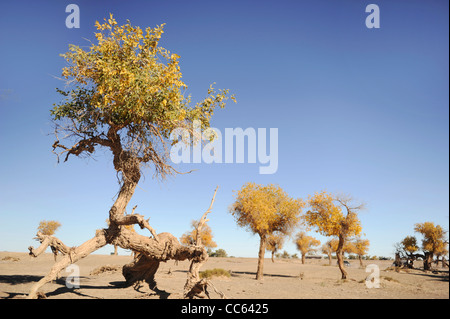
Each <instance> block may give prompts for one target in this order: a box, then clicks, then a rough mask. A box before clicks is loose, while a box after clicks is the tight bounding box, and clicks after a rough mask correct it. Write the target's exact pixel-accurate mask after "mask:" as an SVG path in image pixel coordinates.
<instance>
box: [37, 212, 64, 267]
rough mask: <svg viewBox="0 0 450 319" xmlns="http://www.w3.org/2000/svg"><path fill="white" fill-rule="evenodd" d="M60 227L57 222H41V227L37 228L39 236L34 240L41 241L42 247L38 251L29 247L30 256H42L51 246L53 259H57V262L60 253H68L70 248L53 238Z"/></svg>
mask: <svg viewBox="0 0 450 319" xmlns="http://www.w3.org/2000/svg"><path fill="white" fill-rule="evenodd" d="M59 227H61V224H60V223H59V222H57V221H55V220H48V221H47V220H42V221H40V222H39V226H38V228H37V234H36V237H35V238H34V239H36V240H37V241H39V243H40V244H41V245H40V247H39V248H38V249H34V248H33V247H32V246H30V247H28V250H29V251H30V253H29V255H30V256H38V255H40V254H42V253H43V252H44V251H45V250H46V249H47V247H48V246H50V248H51V250H52V253H53V257H54V258H55V261H56V256H57V255H58V251H60V250H64V251H67V252H68V251H69V249H70V248H69V247H67V246H65V245H64V244H62V242H61V241H60V240H59V239H57V238H56V237H54V236H53V235H54V234H55V232H56V231H57V230H58V228H59ZM50 244H52V245H50ZM56 247H59V249H57V248H56Z"/></svg>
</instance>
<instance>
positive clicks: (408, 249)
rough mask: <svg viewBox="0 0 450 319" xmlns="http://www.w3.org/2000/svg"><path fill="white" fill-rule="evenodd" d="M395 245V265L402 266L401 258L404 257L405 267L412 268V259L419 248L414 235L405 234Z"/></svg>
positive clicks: (415, 256) (414, 258)
mask: <svg viewBox="0 0 450 319" xmlns="http://www.w3.org/2000/svg"><path fill="white" fill-rule="evenodd" d="M395 247H396V260H395V266H397V267H403V264H402V261H401V258H404V259H406V265H407V267H408V268H413V267H414V260H416V258H417V257H418V255H417V254H416V252H417V251H418V250H419V247H418V245H417V239H416V237H414V236H406V237H405V238H403V240H402V241H401V242H400V243H398V244H397V245H395ZM397 256H398V257H397Z"/></svg>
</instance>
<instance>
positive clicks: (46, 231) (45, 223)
mask: <svg viewBox="0 0 450 319" xmlns="http://www.w3.org/2000/svg"><path fill="white" fill-rule="evenodd" d="M59 227H61V224H60V223H59V222H57V221H55V220H42V221H40V222H39V226H38V232H41V233H42V235H48V236H52V235H54V234H55V232H56V231H57V230H58V228H59Z"/></svg>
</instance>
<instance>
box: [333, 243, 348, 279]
mask: <svg viewBox="0 0 450 319" xmlns="http://www.w3.org/2000/svg"><path fill="white" fill-rule="evenodd" d="M344 242H345V238H344V236H342V235H339V243H338V247H337V249H336V258H337V262H338V266H339V269H340V271H341V274H342V277H341V279H347V271H346V270H345V268H344V258H343V256H342V249H343V247H344Z"/></svg>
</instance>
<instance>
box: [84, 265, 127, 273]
mask: <svg viewBox="0 0 450 319" xmlns="http://www.w3.org/2000/svg"><path fill="white" fill-rule="evenodd" d="M120 269H122V266H119V265H105V266H101V267H97V268H95V269H94V270H93V271H91V273H90V274H89V275H91V276H93V275H100V274H103V273H107V272H108V273H109V272H116V271H118V270H120Z"/></svg>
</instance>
